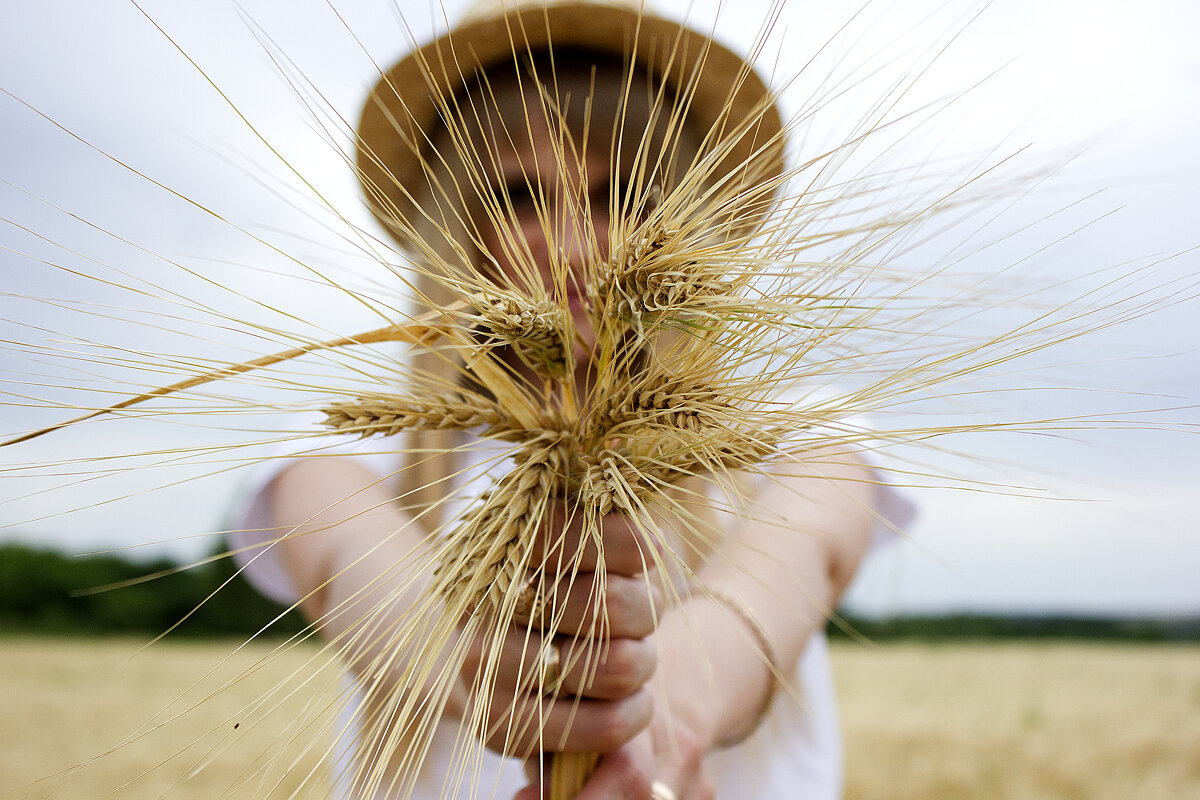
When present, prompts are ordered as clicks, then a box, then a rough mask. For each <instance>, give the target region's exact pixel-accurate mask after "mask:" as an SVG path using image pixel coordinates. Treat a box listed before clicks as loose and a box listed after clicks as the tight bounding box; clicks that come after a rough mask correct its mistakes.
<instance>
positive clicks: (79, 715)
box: [0, 638, 1200, 800]
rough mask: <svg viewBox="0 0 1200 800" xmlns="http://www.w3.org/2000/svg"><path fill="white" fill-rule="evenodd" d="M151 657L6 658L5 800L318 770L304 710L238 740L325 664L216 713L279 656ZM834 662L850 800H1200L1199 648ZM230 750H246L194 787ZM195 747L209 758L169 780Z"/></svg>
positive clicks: (969, 651) (300, 705)
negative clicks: (263, 762) (179, 713)
mask: <svg viewBox="0 0 1200 800" xmlns="http://www.w3.org/2000/svg"><path fill="white" fill-rule="evenodd" d="M138 647H139V643H138V642H134V641H132V640H126V639H111V640H110V639H105V640H77V639H72V640H60V639H37V638H15V639H6V640H5V641H4V642H3V646H2V647H0V707H2V708H3V709H4V713H3V714H2V715H0V740H2V741H4V742H5V743H6V744H5V747H4V748H0V797H3V798H5V800H9V798H13V800H15V799H16V798H21V799H22V800H24V799H25V798H47V797H61V798H85V797H86V798H95V797H101V796H103V795H104V794H105V792H109V791H114V790H115V792H114V794H113V796H114V797H119V798H122V799H124V798H129V799H130V800H141V799H142V798H157V797H161V796H167V797H170V798H172V799H173V800H174V799H175V798H179V799H180V800H188V799H189V798H197V800H199V798H205V799H206V800H208V799H211V798H215V797H220V796H222V792H223V791H225V790H226V789H227V787H229V786H230V785H234V784H237V783H238V782H239V781H241V780H243V779H244V777H245V774H246V772H247V770H253V769H254V768H255V767H254V765H255V764H256V762H257V761H258V757H259V756H260V755H261V754H262V753H263V752H264V751H267V752H269V754H270V755H272V756H276V757H278V758H276V759H275V761H274V766H273V767H272V769H274V770H275V772H274V773H272V774H277V773H279V772H281V771H282V765H283V764H284V763H291V760H292V759H296V767H295V768H294V769H293V770H291V772H290V773H289V774H288V775H287V776H285V777H284V778H283V781H282V783H281V784H280V786H279V788H278V789H277V790H276V791H275V792H274V793H271V794H269V795H265V796H270V797H287V796H288V795H289V793H290V792H291V791H292V789H294V788H295V787H296V786H298V785H299V777H298V776H299V775H301V774H303V773H304V772H307V770H309V769H311V768H313V767H314V766H315V765H316V753H305V752H303V749H302V748H301V747H299V746H298V745H288V744H283V745H280V744H278V741H279V738H280V737H281V736H283V737H286V734H287V731H288V729H289V725H290V724H291V722H292V720H294V719H296V718H303V717H305V715H306V713H307V710H308V705H307V701H306V699H305V698H303V697H300V696H295V697H290V698H287V699H285V700H284V701H283V702H282V705H281V706H280V708H279V709H278V710H277V711H276V712H275V713H272V714H270V715H268V716H267V717H266V718H265V719H263V720H262V721H260V722H258V723H256V724H245V725H241V724H239V727H238V728H237V729H236V730H235V729H233V722H234V721H241V720H248V719H249V718H248V717H245V716H243V715H242V714H241V709H242V707H243V706H244V704H246V703H250V702H252V701H253V700H254V699H255V698H257V697H258V696H259V695H260V694H262V693H263V692H264V691H266V690H269V689H270V688H271V687H273V686H277V685H279V684H280V683H282V682H283V680H284V679H285V678H286V677H287V675H289V674H290V673H291V671H292V670H294V669H297V668H298V667H300V666H301V665H302V664H303V663H304V662H305V661H306V660H307V659H308V658H309V657H310V656H312V655H314V654H315V652H316V650H315V647H308V646H303V647H300V648H297V649H295V650H293V651H291V652H289V653H286V654H284V655H282V656H279V657H276V658H274V659H272V660H271V661H269V662H266V666H265V667H263V668H262V669H261V670H260V671H258V672H255V673H253V674H251V675H250V676H249V677H246V678H244V679H243V680H241V681H240V682H238V683H237V684H236V685H235V686H234V688H233V689H232V690H231V691H229V692H225V693H222V694H219V695H217V696H215V697H209V694H210V692H211V690H212V687H215V686H216V685H218V684H219V683H220V682H221V681H222V680H224V679H227V678H230V677H233V676H236V675H238V674H240V673H241V672H242V671H243V670H244V669H247V668H253V667H254V666H255V665H257V664H258V663H259V660H260V659H261V658H262V657H263V656H265V655H267V654H268V652H269V649H270V648H269V647H268V646H267V645H252V646H250V647H249V648H247V649H246V650H244V651H242V652H240V653H238V654H236V655H235V656H233V657H232V658H231V659H230V660H229V661H228V662H227V663H226V664H224V665H223V666H221V667H220V668H218V669H217V671H216V672H215V673H214V674H213V675H212V676H210V677H209V678H208V679H206V680H205V681H204V684H203V686H202V687H201V688H198V689H197V690H195V691H193V692H190V693H188V695H186V696H185V697H183V698H180V697H179V687H180V686H181V685H185V682H189V683H190V681H188V679H189V678H200V677H201V676H202V675H204V673H205V672H206V671H207V670H208V668H209V667H210V666H211V665H212V664H214V663H216V662H218V661H220V660H221V659H223V658H225V657H226V656H227V655H228V653H229V650H230V649H231V645H230V643H228V642H208V643H184V644H175V643H166V644H160V645H156V646H155V647H153V648H151V649H150V650H148V651H146V652H145V653H143V654H141V655H139V656H137V657H136V658H133V659H132V660H129V659H130V657H131V656H132V655H133V654H134V653H135V652H136V651H137V649H138ZM833 652H834V668H835V674H836V675H837V679H838V688H839V695H840V700H841V703H842V713H843V723H844V726H845V734H846V747H847V770H848V774H847V791H846V798H847V800H854V799H855V798H861V799H862V800H889V798H896V799H897V800H899V798H904V799H905V800H912V799H913V798H972V800H975V799H977V798H1011V799H1012V800H1016V799H1017V798H1021V800H1028V799H1029V798H1064V799H1066V798H1080V799H1081V800H1082V799H1083V798H1087V800H1104V799H1105V798H1122V800H1128V799H1129V798H1171V799H1172V800H1173V799H1174V798H1185V797H1196V796H1200V750H1198V749H1197V748H1196V747H1195V742H1197V741H1200V646H1197V645H1194V644H1188V645H1146V644H1139V645H1121V644H1078V643H1071V644H1060V643H1053V642H1048V643H1022V642H1005V643H996V644H987V643H984V644H939V645H918V644H889V645H880V646H863V645H858V644H849V643H837V644H835V646H834V651H833ZM334 694H335V693H334V692H327V693H326V695H325V698H324V699H326V700H327V701H333V700H334V699H335V698H334V696H333V695H334ZM200 697H207V698H208V699H207V700H206V702H204V703H203V704H201V705H200V706H198V707H197V708H196V709H194V710H191V711H189V712H188V713H187V714H186V715H185V717H184V718H183V719H181V720H180V721H178V722H175V723H172V724H170V725H168V726H167V727H166V728H164V729H162V730H160V731H157V732H156V733H154V734H152V735H151V736H149V737H147V738H145V739H142V740H139V741H136V742H134V743H133V744H131V745H128V746H126V747H124V748H121V749H120V750H118V751H116V752H114V753H110V754H107V755H104V756H103V757H102V758H100V759H98V760H97V761H96V762H94V763H92V764H91V765H89V766H88V767H86V768H85V769H83V770H81V771H79V772H77V773H75V774H73V775H69V776H67V777H64V778H62V779H61V780H60V781H58V782H42V783H39V784H37V785H33V786H30V785H28V784H30V783H31V782H32V781H35V780H37V779H38V778H40V777H43V776H46V775H49V774H51V773H54V772H56V771H59V770H62V769H63V768H64V767H66V766H69V765H70V764H74V763H79V762H83V761H85V760H87V759H89V758H91V757H93V756H96V755H98V754H99V753H101V752H102V751H103V750H105V749H106V748H107V747H108V746H110V745H112V744H113V743H115V742H118V741H120V740H121V739H122V738H123V737H124V736H125V735H127V734H129V733H130V732H131V731H134V730H136V729H138V728H139V727H140V726H142V725H143V724H144V723H145V722H146V721H147V719H149V718H151V717H152V716H153V715H155V714H156V713H158V712H159V711H160V710H162V709H164V708H168V707H173V708H183V707H186V706H188V705H189V704H190V702H191V701H192V700H194V699H197V698H200ZM223 734H224V735H226V736H225V739H224V740H225V741H226V742H227V743H230V744H232V745H233V746H231V747H230V748H228V749H227V750H225V751H224V752H222V753H220V754H219V755H217V756H215V757H214V758H213V759H212V761H211V763H209V764H208V765H207V766H206V767H205V768H204V769H201V770H194V769H193V766H194V764H195V763H196V762H197V761H198V760H199V761H205V760H206V752H207V749H208V748H209V747H211V746H213V745H214V744H217V743H218V742H220V741H221V740H222V735H223ZM196 740H199V741H201V742H202V745H201V746H200V747H195V748H192V749H190V750H189V751H187V753H186V754H184V755H181V756H178V757H175V758H172V759H170V760H168V761H166V763H165V764H162V762H163V761H164V760H166V759H168V756H170V755H171V754H173V753H175V752H176V751H177V750H179V749H180V748H181V747H183V746H184V745H186V744H187V743H189V742H192V741H196ZM160 764H162V766H160ZM147 770H153V771H152V772H151V774H149V775H147V776H145V777H143V778H141V779H139V780H137V781H136V782H135V783H133V784H130V785H128V786H125V787H124V788H118V787H121V786H122V785H123V784H125V783H126V782H127V781H129V780H131V779H133V778H135V777H137V776H139V775H141V774H142V773H144V772H146V771H147ZM230 796H237V795H230ZM302 796H316V795H315V794H314V793H312V792H310V793H309V794H306V795H302Z"/></svg>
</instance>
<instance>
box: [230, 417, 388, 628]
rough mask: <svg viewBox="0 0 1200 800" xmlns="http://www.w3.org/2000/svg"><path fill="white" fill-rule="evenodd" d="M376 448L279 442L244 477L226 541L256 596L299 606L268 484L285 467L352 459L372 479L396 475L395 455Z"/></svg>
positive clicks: (356, 439) (300, 420) (345, 442)
mask: <svg viewBox="0 0 1200 800" xmlns="http://www.w3.org/2000/svg"><path fill="white" fill-rule="evenodd" d="M320 420H321V418H320V417H319V416H317V415H316V414H304V415H297V416H296V418H295V421H294V422H293V423H292V424H291V425H290V426H289V427H291V428H292V429H294V430H296V431H305V430H313V429H315V428H316V427H317V426H318V425H319V424H320ZM379 443H380V440H379V439H378V438H375V439H371V438H363V437H360V436H358V435H353V434H351V435H346V436H330V437H328V438H321V439H317V440H314V439H312V438H310V437H304V436H298V437H297V438H296V439H294V440H289V441H287V442H281V443H280V444H279V445H277V446H276V448H275V450H274V451H273V452H272V453H269V454H267V456H266V457H265V458H264V459H263V460H262V462H261V463H259V464H257V465H256V466H255V467H254V468H253V469H251V470H250V471H249V473H248V474H247V476H246V480H245V481H244V483H243V485H242V490H241V492H240V493H239V497H238V499H237V500H235V502H234V505H233V508H232V509H231V513H230V517H231V520H232V522H231V524H230V526H229V531H228V533H227V537H228V542H229V548H230V550H231V551H232V556H233V560H234V563H235V564H237V567H238V570H239V572H240V573H241V574H242V575H243V576H244V577H245V578H246V579H247V580H248V581H250V584H251V585H252V586H253V587H254V588H255V589H257V590H258V592H259V593H260V594H262V595H264V596H266V597H269V598H270V599H272V600H274V601H275V602H277V603H281V604H283V605H286V606H291V605H294V604H295V603H296V602H298V601H299V600H300V597H299V596H298V593H297V591H296V588H295V586H294V585H293V584H292V579H291V577H290V576H289V575H288V572H287V570H286V569H285V568H284V565H283V560H282V559H281V558H280V557H279V550H278V548H277V547H275V544H276V543H277V542H278V540H279V538H280V537H281V536H283V535H285V534H286V533H287V529H286V528H280V527H277V526H275V524H274V515H273V513H272V509H271V496H270V492H269V491H268V490H269V489H270V486H271V483H272V482H273V481H274V480H275V478H276V477H278V476H279V473H281V472H282V471H283V470H284V469H285V468H286V467H287V466H288V465H290V464H294V463H296V462H297V461H300V460H302V459H304V458H309V457H313V456H331V455H346V456H352V457H354V458H355V459H356V460H358V461H360V462H362V463H363V464H364V465H365V466H366V467H368V468H369V469H370V470H371V471H372V472H374V473H376V474H377V475H379V476H381V477H382V476H386V475H389V474H391V473H393V472H395V471H396V469H397V462H398V457H397V456H398V453H397V452H396V451H392V452H388V451H386V450H382V449H381V448H380V446H379Z"/></svg>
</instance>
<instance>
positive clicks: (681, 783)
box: [513, 715, 714, 800]
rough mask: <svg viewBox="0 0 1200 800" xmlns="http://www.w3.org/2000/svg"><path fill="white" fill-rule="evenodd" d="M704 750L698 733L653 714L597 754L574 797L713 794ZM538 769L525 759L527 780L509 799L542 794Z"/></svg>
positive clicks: (658, 798) (649, 799) (665, 799)
mask: <svg viewBox="0 0 1200 800" xmlns="http://www.w3.org/2000/svg"><path fill="white" fill-rule="evenodd" d="M704 755H705V750H704V748H703V747H702V746H701V745H700V744H699V739H698V738H697V737H695V736H693V735H691V734H690V732H689V731H687V730H686V729H684V728H683V727H682V726H681V725H680V724H678V723H677V722H676V723H673V724H672V723H668V722H667V720H665V719H662V718H660V715H656V718H655V720H654V721H653V722H652V724H651V725H650V726H649V727H648V728H647V729H646V730H644V731H642V732H641V733H639V734H638V735H637V736H636V737H634V738H633V739H632V740H630V741H629V742H628V743H626V744H625V745H622V746H621V747H620V748H618V749H616V750H614V751H612V752H610V753H606V754H604V755H602V756H601V757H600V760H599V762H598V763H597V765H596V769H595V771H594V772H593V773H592V774H591V776H590V777H589V778H588V780H587V783H586V784H584V787H583V789H582V790H581V791H580V793H579V794H578V795H577V796H576V800H712V798H713V796H714V794H713V792H714V789H713V783H712V779H711V778H710V777H709V775H708V773H707V771H706V769H705V767H704ZM538 771H539V770H538V765H537V763H536V762H528V763H527V765H526V773H527V775H528V777H529V779H530V780H531V781H532V783H531V784H530V785H529V786H526V787H525V788H524V789H522V790H521V791H519V792H517V794H516V795H515V796H514V798H513V800H543V798H544V797H545V792H546V788H545V785H544V784H543V783H542V782H541V781H540V780H539V775H538Z"/></svg>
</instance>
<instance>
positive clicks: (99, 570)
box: [0, 543, 1200, 642]
mask: <svg viewBox="0 0 1200 800" xmlns="http://www.w3.org/2000/svg"><path fill="white" fill-rule="evenodd" d="M267 626H269V631H270V632H271V633H273V634H275V635H291V634H293V633H296V632H297V631H299V630H301V629H302V628H303V626H304V621H303V619H302V617H301V616H300V615H299V613H297V612H295V611H288V610H287V609H285V608H284V607H282V606H280V605H277V604H276V603H273V602H271V601H270V600H267V599H266V598H264V597H263V596H262V595H260V594H258V592H256V591H255V590H254V588H253V587H251V586H250V584H249V583H247V582H246V581H245V580H243V579H242V578H241V577H240V576H238V575H237V574H236V568H235V566H234V564H233V562H232V561H230V560H229V559H227V558H217V559H213V560H210V561H206V562H203V563H199V564H196V565H193V566H188V567H183V566H181V565H179V564H177V563H175V562H173V561H170V560H167V559H158V560H154V561H136V560H133V559H130V558H127V557H123V556H119V555H111V554H110V555H88V556H72V555H67V554H65V553H62V552H59V551H56V550H49V549H43V548H36V547H32V546H29V545H25V544H19V543H7V544H0V632H6V633H26V634H92V635H97V634H99V635H103V634H121V633H124V634H147V635H156V634H159V633H162V632H164V631H167V630H171V629H174V631H173V632H174V634H175V635H183V636H238V637H249V636H252V635H255V634H257V633H259V632H260V631H262V630H263V628H264V627H267ZM829 633H830V635H831V636H833V637H855V638H862V639H865V640H868V641H875V642H878V641H889V640H896V639H913V640H922V641H940V640H947V641H949V640H963V639H1018V638H1019V639H1038V638H1041V639H1108V640H1113V639H1116V640H1125V641H1200V619H1198V618H1195V617H1190V618H1176V619H1140V618H1097V617H1087V616H1071V615H1025V616H1012V615H989V614H954V615H941V616H908V617H894V618H889V619H883V620H881V619H870V618H863V617H856V616H853V615H842V616H840V617H839V618H838V619H836V620H835V621H833V622H831V623H830V625H829Z"/></svg>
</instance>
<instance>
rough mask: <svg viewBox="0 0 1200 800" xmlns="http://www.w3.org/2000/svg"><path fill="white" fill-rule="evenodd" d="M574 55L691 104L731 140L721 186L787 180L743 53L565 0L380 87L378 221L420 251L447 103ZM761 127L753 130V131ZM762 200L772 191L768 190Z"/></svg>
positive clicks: (371, 144) (366, 158) (451, 40)
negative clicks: (590, 54) (559, 55)
mask: <svg viewBox="0 0 1200 800" xmlns="http://www.w3.org/2000/svg"><path fill="white" fill-rule="evenodd" d="M556 48H571V49H581V50H591V51H597V52H603V53H611V54H613V55H616V56H618V57H621V58H623V59H625V60H626V61H627V62H628V61H629V60H630V59H632V62H633V63H634V64H635V65H637V66H640V67H643V68H645V69H648V70H650V71H651V73H652V74H654V75H656V76H658V77H659V78H660V79H662V80H663V81H664V82H665V83H666V84H667V85H668V87H669V88H671V89H672V90H673V91H675V92H676V93H677V94H680V95H685V96H686V97H688V98H689V102H688V112H687V117H688V120H689V122H690V124H692V125H693V126H695V128H696V129H697V130H699V131H702V132H705V133H707V132H709V131H716V132H717V134H718V135H717V137H715V138H718V139H719V138H721V136H720V133H721V131H722V130H727V131H729V134H728V136H727V137H726V141H725V142H724V143H723V145H722V146H723V147H726V148H728V149H727V152H726V155H725V157H724V158H723V159H722V162H721V166H719V167H718V168H717V170H716V171H715V175H714V177H717V178H719V177H722V176H724V175H726V174H728V173H730V172H732V171H733V170H734V169H741V168H745V167H747V166H749V167H751V169H749V170H747V174H753V175H754V176H755V180H756V181H759V182H764V181H765V182H769V181H770V180H771V179H773V178H775V177H777V176H779V175H780V174H781V173H782V171H783V154H782V151H783V148H782V142H781V141H780V133H781V131H782V122H781V119H780V115H779V111H778V109H777V108H776V106H775V104H774V98H773V96H772V94H771V92H770V90H769V89H768V87H767V85H766V84H765V83H764V82H763V80H762V79H761V78H760V77H759V75H758V74H757V73H756V72H755V71H754V70H753V69H752V68H751V67H750V66H749V65H748V64H747V63H746V62H745V60H743V59H742V58H741V57H739V56H738V55H736V54H735V53H734V52H733V51H731V50H729V49H728V48H726V47H724V46H723V45H721V44H719V43H717V42H715V41H713V39H712V38H711V37H709V36H706V35H704V34H701V33H699V32H697V31H694V30H692V29H690V28H686V27H684V26H682V25H680V24H679V23H677V22H674V21H671V20H668V19H664V18H661V17H657V16H653V15H651V14H647V13H641V12H639V11H637V10H636V9H633V8H630V7H627V6H617V5H609V4H604V3H596V2H562V3H554V4H549V5H544V6H543V5H539V6H534V7H524V8H511V7H510V8H509V9H508V10H507V12H506V13H501V14H497V15H495V16H490V17H487V18H480V19H473V20H470V21H467V22H465V23H464V24H462V25H460V26H459V27H457V28H456V29H454V30H453V31H451V32H449V33H447V34H445V35H443V36H441V37H440V38H438V39H436V40H434V41H433V42H430V43H429V44H427V45H425V46H424V47H421V48H420V49H418V50H415V51H413V52H412V53H410V54H409V55H408V56H407V57H405V58H404V59H403V60H401V61H400V62H399V63H397V64H396V65H395V66H393V67H392V68H391V69H390V70H388V71H387V72H386V73H385V74H384V75H383V77H382V78H381V79H380V80H379V82H378V83H377V84H376V85H375V87H374V89H373V90H372V91H371V94H370V95H369V96H368V98H367V101H366V103H365V105H364V107H363V113H362V118H361V120H360V122H359V126H358V156H357V162H358V170H359V179H360V182H361V184H362V186H363V189H364V192H365V193H366V197H367V201H368V205H369V206H370V208H371V211H372V212H373V213H374V214H375V216H376V217H377V218H378V219H379V220H380V221H381V222H382V223H383V224H384V225H385V226H386V227H387V229H388V230H389V231H390V232H391V234H392V235H393V237H395V238H396V239H397V241H398V242H399V243H400V244H401V245H402V246H403V245H406V244H408V234H407V233H406V231H407V230H409V225H410V224H411V223H410V221H411V220H412V215H413V214H414V213H415V212H416V211H417V208H416V202H415V197H416V196H419V195H420V193H421V190H422V187H424V186H426V185H427V184H428V177H427V175H426V174H425V169H426V167H425V159H424V158H423V156H424V154H427V153H428V152H429V150H430V147H429V135H430V131H431V130H432V129H433V126H434V125H435V123H437V124H440V123H438V119H439V117H440V113H439V103H438V100H437V98H439V97H440V98H443V99H445V98H447V97H449V96H452V95H453V94H454V93H456V92H457V91H458V90H459V89H461V88H462V87H463V86H464V85H465V84H466V83H467V82H468V81H470V80H471V79H472V78H473V77H474V76H475V75H476V74H477V73H478V72H480V71H481V70H488V69H490V68H494V67H497V66H499V65H501V64H513V63H515V61H514V59H515V57H517V56H519V55H521V54H524V53H538V52H543V51H546V50H551V49H556ZM747 121H749V122H750V124H748V125H747V124H746V122H747ZM755 194H756V195H757V196H758V197H760V198H761V197H762V196H763V195H764V194H767V195H769V194H771V193H770V192H766V193H764V192H761V191H759V192H757V193H755Z"/></svg>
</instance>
